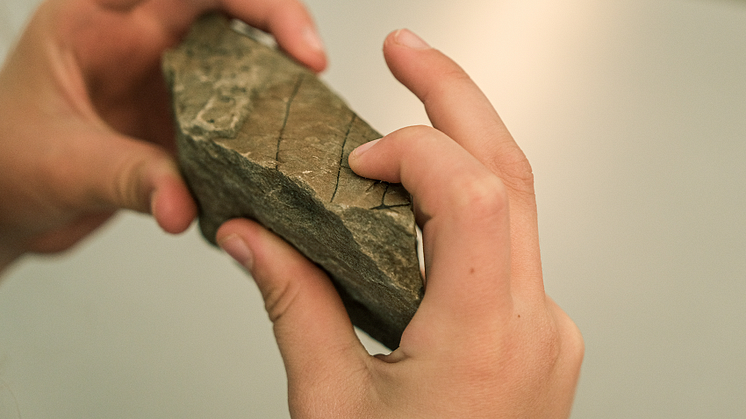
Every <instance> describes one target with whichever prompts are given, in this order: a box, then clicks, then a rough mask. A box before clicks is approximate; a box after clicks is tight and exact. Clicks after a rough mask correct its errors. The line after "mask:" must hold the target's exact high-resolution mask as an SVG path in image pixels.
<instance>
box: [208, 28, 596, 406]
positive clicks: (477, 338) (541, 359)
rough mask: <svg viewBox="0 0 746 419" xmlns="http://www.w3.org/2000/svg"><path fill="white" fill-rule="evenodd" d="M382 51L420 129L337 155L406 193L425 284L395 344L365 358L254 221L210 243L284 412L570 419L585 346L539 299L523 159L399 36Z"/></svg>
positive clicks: (308, 274)
mask: <svg viewBox="0 0 746 419" xmlns="http://www.w3.org/2000/svg"><path fill="white" fill-rule="evenodd" d="M384 55H385V57H386V60H387V63H388V65H389V67H390V68H391V71H392V72H393V74H394V75H395V76H396V77H397V78H398V79H399V80H400V81H401V82H402V83H403V84H404V85H405V86H406V87H408V88H409V89H410V90H411V91H412V92H414V93H415V95H417V96H418V97H419V98H420V99H421V100H422V102H423V103H424V105H425V108H426V110H427V112H428V115H429V117H430V119H431V122H432V124H433V128H430V127H422V126H419V127H409V128H405V129H402V130H399V131H396V132H394V133H392V134H389V135H387V136H385V137H384V138H383V139H381V140H379V141H378V142H376V143H371V144H368V145H365V146H361V147H360V148H358V149H357V150H356V151H355V152H354V153H353V154H352V155H351V156H350V166H351V167H352V168H353V170H354V171H355V172H357V173H358V174H360V175H362V176H366V177H370V178H373V179H380V180H385V181H388V182H401V183H403V184H404V186H405V187H406V188H407V190H408V191H409V192H410V193H412V195H413V196H414V202H415V211H416V216H417V222H418V224H419V225H420V227H421V228H422V230H423V240H424V251H425V265H426V277H427V283H426V292H425V296H424V298H423V301H422V305H421V306H420V309H419V310H418V311H417V313H416V314H415V316H414V318H413V320H412V322H411V323H410V324H409V326H408V327H407V328H406V330H405V332H404V335H403V336H402V340H401V346H400V347H399V348H398V349H397V350H395V351H393V352H392V353H391V354H388V355H378V356H370V355H369V354H368V353H367V352H366V350H365V349H364V348H363V346H362V345H361V344H360V342H359V340H358V339H357V337H356V335H355V333H354V331H353V328H352V325H351V324H350V320H349V318H348V317H347V315H346V313H345V311H344V308H343V306H342V303H341V301H340V299H339V297H338V296H337V294H336V292H335V291H334V287H333V286H332V284H331V283H330V281H329V279H328V277H326V276H325V274H324V273H323V272H322V271H320V270H319V269H318V268H317V267H316V266H315V265H313V264H312V263H309V262H308V261H307V260H306V259H304V258H303V257H302V256H301V255H300V254H298V253H297V252H296V251H295V250H294V249H293V248H292V247H291V246H289V245H288V244H286V243H285V242H283V241H282V240H281V239H279V238H277V237H276V236H274V235H273V234H271V233H269V232H268V231H266V230H265V229H263V228H262V227H261V226H259V225H258V224H256V223H253V222H251V221H248V220H232V221H229V222H228V223H226V224H224V225H223V226H222V227H221V229H220V230H219V232H218V241H219V243H220V244H221V246H222V247H223V248H224V249H225V250H226V251H227V252H228V253H229V254H231V255H232V256H233V257H234V258H235V259H236V260H238V261H239V262H240V263H242V264H243V265H244V266H245V267H246V268H247V269H248V270H249V271H250V272H251V273H252V275H253V277H254V279H255V281H256V283H257V285H258V286H259V289H260V290H261V292H262V295H263V296H264V299H265V302H266V308H267V312H268V313H269V317H270V319H271V320H272V322H273V324H274V332H275V336H276V338H277V342H278V344H279V347H280V351H281V353H282V356H283V360H284V362H285V367H286V370H287V374H288V382H289V398H290V411H291V414H292V416H293V417H295V418H329V417H339V418H349V417H370V418H454V417H468V418H566V417H568V416H569V414H570V409H571V406H572V400H573V396H574V392H575V387H576V385H577V380H578V376H579V371H580V365H581V362H582V358H583V351H584V347H583V340H582V337H581V335H580V333H579V331H578V329H577V327H576V326H575V324H574V323H573V322H572V320H570V318H569V317H568V316H567V315H566V314H565V313H564V312H563V311H562V310H561V309H560V308H559V307H558V306H557V305H556V304H555V303H554V302H553V301H552V300H551V299H550V298H548V297H547V296H546V294H545V293H544V286H543V280H542V274H541V258H540V254H539V245H538V228H537V216H536V200H535V197H534V192H533V176H532V172H531V167H530V165H529V163H528V161H527V160H526V157H525V156H524V154H523V153H522V152H521V150H520V148H519V147H518V146H517V144H516V143H515V141H514V140H513V138H512V137H511V135H510V133H509V132H508V131H507V129H506V128H505V126H504V125H503V123H502V121H501V120H500V118H499V116H498V115H497V113H496V112H495V111H494V109H493V108H492V106H491V105H490V103H489V101H488V100H487V99H486V97H485V96H484V95H483V94H482V92H481V91H480V90H479V89H478V88H477V86H476V85H475V84H474V83H473V82H472V81H471V80H470V78H469V77H468V76H467V75H466V74H465V73H464V72H463V70H462V69H461V68H460V67H459V66H458V65H456V64H455V63H454V62H453V61H451V60H450V59H449V58H448V57H446V56H444V55H443V54H441V53H440V52H439V51H437V50H435V49H432V48H430V47H428V46H427V44H425V43H424V42H423V41H422V40H420V39H419V38H417V37H416V36H415V35H413V34H412V33H411V32H409V31H406V30H402V31H398V32H395V33H392V34H391V35H389V37H388V38H387V39H386V42H385V44H384ZM453 103H458V104H459V106H456V107H454V106H452V104H453Z"/></svg>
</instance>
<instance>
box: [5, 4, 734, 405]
mask: <svg viewBox="0 0 746 419" xmlns="http://www.w3.org/2000/svg"><path fill="white" fill-rule="evenodd" d="M34 4H35V2H34V1H29V0H5V1H4V2H3V3H2V4H0V12H2V15H1V16H0V37H1V38H2V39H1V40H2V43H1V44H0V52H1V53H3V54H4V53H5V52H6V51H7V50H8V48H9V45H10V44H11V41H12V39H13V37H14V36H15V34H16V33H17V32H18V31H19V30H20V28H21V27H22V24H23V21H24V20H25V19H26V18H27V16H28V14H29V13H30V11H31V9H32V8H33V5H34ZM307 4H308V6H309V8H310V9H311V11H312V13H313V14H314V15H315V16H316V18H317V20H318V23H319V27H320V30H321V33H322V36H323V38H324V39H325V41H326V44H327V47H328V51H329V55H330V59H331V66H330V69H329V70H328V71H327V72H326V73H325V75H324V78H325V80H327V81H328V83H329V84H330V85H331V86H332V87H333V88H334V89H335V90H336V91H338V92H339V93H340V94H341V95H342V96H343V97H345V98H346V99H347V100H348V102H349V103H350V104H351V106H352V108H353V109H355V110H356V111H357V112H358V113H359V114H360V115H361V116H362V117H363V118H365V119H366V120H367V121H368V122H370V123H371V124H372V125H373V126H374V127H376V128H377V129H378V130H379V131H382V132H389V131H392V130H394V129H397V128H399V127H402V126H406V125H411V124H418V123H426V122H427V120H426V117H425V114H424V112H423V111H422V107H421V105H420V104H419V103H418V102H417V101H416V100H415V98H414V97H413V96H412V95H411V94H410V93H408V92H407V91H406V90H405V89H404V88H403V87H401V86H400V85H398V83H397V82H396V81H395V80H394V79H393V77H391V76H390V74H389V73H388V71H387V69H386V67H385V64H384V61H383V58H382V54H381V52H380V51H381V45H382V41H383V38H384V37H385V35H386V34H387V33H388V32H390V31H391V30H394V29H397V28H400V27H409V28H411V29H413V30H414V31H415V32H417V33H419V34H420V35H422V36H423V37H424V38H425V39H426V40H427V41H428V42H429V43H430V44H431V45H433V46H435V47H437V48H440V49H441V50H443V51H444V52H446V53H447V54H449V55H451V56H452V57H454V58H455V59H456V60H457V61H458V62H459V63H461V64H462V66H463V67H464V68H465V69H466V70H467V71H468V72H469V73H470V74H471V75H472V77H473V78H474V79H475V80H476V81H477V83H478V84H479V85H480V86H482V88H483V89H484V90H485V92H486V94H487V95H488V96H489V98H490V99H491V100H492V102H493V104H494V105H495V107H496V108H497V110H498V112H500V114H501V115H502V117H503V119H504V120H505V122H506V124H507V125H508V127H509V128H510V129H511V131H512V133H513V134H514V136H515V137H516V138H517V140H518V142H519V143H520V144H521V145H522V147H523V148H524V150H525V152H526V154H527V155H528V157H529V159H530V160H531V162H532V164H533V168H534V172H535V175H536V189H537V194H538V203H539V218H540V231H541V244H542V253H543V261H544V272H545V283H546V288H547V291H548V293H549V294H550V295H551V296H552V297H553V298H554V299H555V300H556V301H557V302H558V303H559V304H560V305H561V306H562V307H563V308H564V309H565V310H566V311H567V312H568V313H569V314H570V315H571V316H572V317H573V319H574V320H575V321H576V323H577V324H578V325H579V326H580V328H581V330H582V331H583V334H584V337H585V340H586V348H587V349H586V359H585V363H584V366H583V372H582V377H581V382H580V386H579V388H578V393H577V398H576V404H575V409H574V413H573V418H589V419H590V418H607V419H612V418H703V417H718V418H735V417H744V416H746V350H745V348H746V222H744V214H745V213H746V164H745V162H746V141H744V139H745V138H746V42H744V41H745V40H746V2H740V1H727V0H647V1H646V0H629V1H617V2H598V1H593V0H567V1H563V2H553V1H540V0H463V1H458V2H455V1H446V0H381V1H372V0H336V1H332V0H308V1H307ZM0 117H2V116H0ZM0 135H2V134H1V133H0ZM0 152H2V150H0ZM0 199H2V197H0ZM370 348H371V350H372V351H377V350H380V348H377V347H376V346H375V345H373V344H371V345H370ZM285 386H286V383H285V377H284V370H283V367H282V362H281V359H280V357H279V354H278V351H277V348H276V345H275V343H274V339H273V335H272V331H271V325H270V323H269V321H268V320H267V318H266V315H265V313H264V310H263V305H262V301H261V298H260V297H259V293H258V292H257V290H256V289H255V286H254V284H253V283H252V282H251V280H250V278H249V277H248V276H247V275H246V274H244V272H243V271H242V270H241V269H240V268H239V267H238V266H236V265H235V264H234V263H232V262H231V261H230V260H229V258H227V257H226V256H225V255H223V254H221V253H220V252H219V251H217V250H216V249H213V248H211V247H210V246H208V245H207V244H205V242H204V241H203V240H202V239H201V238H200V236H199V234H198V233H197V231H196V230H195V229H194V228H193V229H192V230H190V231H189V232H188V233H187V234H185V235H182V236H179V237H172V236H168V235H165V234H163V233H161V232H160V231H159V229H158V227H157V226H156V225H155V223H154V222H153V221H152V220H150V219H149V218H147V217H145V216H142V215H135V214H131V213H122V214H121V215H120V216H119V217H117V218H116V219H115V220H114V221H112V222H111V223H109V224H108V225H107V226H106V227H105V228H103V229H102V230H101V231H99V232H98V233H97V234H96V235H94V236H93V237H91V238H90V239H89V240H87V241H86V242H84V243H83V244H82V245H80V246H79V247H77V248H75V249H74V250H73V251H71V252H68V253H66V254H64V255H61V256H59V257H52V258H42V257H28V258H26V259H24V260H22V261H21V262H20V263H18V264H17V265H15V266H14V267H13V268H12V269H11V270H10V271H8V272H6V273H5V275H4V278H3V279H2V282H0V417H2V418H6V417H7V418H13V419H15V417H16V416H19V415H18V413H20V417H22V418H24V419H28V418H51V417H54V418H94V417H106V418H132V417H147V418H172V417H180V418H204V417H215V418H234V417H235V418H239V417H250V418H279V417H287V415H288V413H287V405H286V389H285Z"/></svg>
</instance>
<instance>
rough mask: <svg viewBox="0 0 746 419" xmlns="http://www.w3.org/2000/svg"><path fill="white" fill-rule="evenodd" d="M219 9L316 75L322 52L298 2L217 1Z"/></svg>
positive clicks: (322, 65) (322, 62)
mask: <svg viewBox="0 0 746 419" xmlns="http://www.w3.org/2000/svg"><path fill="white" fill-rule="evenodd" d="M220 2H221V5H222V7H223V9H224V10H225V11H226V12H228V13H229V14H230V15H232V16H233V17H236V18H238V19H240V20H243V21H244V22H246V23H248V24H249V25H251V26H254V27H256V28H259V29H262V30H264V31H267V32H270V33H271V34H272V35H274V37H275V38H276V39H277V43H278V44H279V45H280V47H282V49H284V50H285V51H287V52H288V53H289V54H290V55H291V56H293V57H294V58H295V59H296V60H298V61H299V62H301V63H302V64H304V65H306V66H307V67H309V68H310V69H312V70H314V71H316V72H320V71H322V70H324V68H326V53H325V52H324V45H323V42H322V41H321V37H320V36H319V33H318V31H317V29H316V25H315V24H314V22H313V19H312V18H311V15H310V13H309V12H308V10H307V9H306V7H305V6H304V5H303V4H302V3H301V2H300V1H298V0H254V1H245V0H221V1H220Z"/></svg>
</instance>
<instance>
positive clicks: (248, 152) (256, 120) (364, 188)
mask: <svg viewBox="0 0 746 419" xmlns="http://www.w3.org/2000/svg"><path fill="white" fill-rule="evenodd" d="M163 64H164V74H165V76H166V79H167V80H168V83H169V85H170V88H171V91H172V96H173V107H174V118H175V121H176V128H177V137H178V138H177V141H178V148H179V162H180V165H181V168H182V171H183V173H184V177H185V178H186V180H187V182H188V184H189V187H190V188H191V190H192V193H193V195H194V196H195V198H196V200H197V201H198V204H199V208H200V215H199V221H200V228H201V230H202V233H203V235H204V236H205V238H206V239H207V240H209V241H210V242H212V243H214V241H215V233H216V231H217V228H218V227H219V226H220V225H221V224H222V223H223V222H225V221H226V220H228V219H231V218H235V217H247V218H251V219H254V220H257V221H259V222H260V223H262V224H263V225H264V226H266V227H267V228H269V229H270V230H272V231H274V232H275V233H276V234H278V235H279V236H281V237H282V238H284V239H285V240H286V241H288V242H289V243H291V244H292V245H293V246H295V247H296V248H297V249H298V250H300V251H301V252H302V253H303V254H304V255H306V257H308V258H309V259H310V260H312V261H313V262H315V263H316V264H317V265H319V266H321V267H322V268H323V269H324V270H325V271H326V272H327V273H328V274H329V276H330V277H331V278H332V281H333V282H334V284H335V286H336V288H337V290H338V291H339V293H340V295H341V297H342V300H343V302H344V304H345V307H346V308H347V311H348V313H349V314H350V318H351V319H352V321H353V323H354V324H355V325H356V326H358V327H359V328H361V329H362V330H364V331H365V332H367V333H368V334H369V335H370V336H372V337H373V338H375V339H377V340H378V341H380V342H381V343H383V344H384V345H386V346H388V347H389V348H396V347H397V346H398V344H399V340H400V338H401V334H402V331H403V330H404V328H405V327H406V325H407V324H408V323H409V320H411V318H412V316H413V315H414V312H415V310H416V309H417V307H418V305H419V302H420V300H421V298H422V294H423V285H422V278H421V276H420V269H419V263H418V260H417V252H416V232H415V223H414V215H413V213H412V203H411V200H410V196H409V194H408V193H407V192H406V191H405V190H404V189H403V188H402V187H401V185H396V184H387V183H384V182H380V181H374V180H370V179H364V178H362V177H359V176H357V175H356V174H354V173H353V172H352V170H350V168H349V166H348V165H347V156H348V155H349V153H350V151H352V150H353V149H354V148H355V147H357V146H358V145H360V144H363V143H364V142H367V141H370V140H373V139H376V138H380V137H381V135H380V134H378V133H377V132H376V131H375V130H373V129H372V128H371V127H370V126H369V125H368V124H366V123H365V122H364V121H363V120H362V119H360V117H358V116H357V115H356V114H355V113H354V112H352V111H351V110H350V109H349V108H348V107H347V106H346V105H345V103H344V102H343V101H342V100H341V99H340V98H339V97H338V96H337V95H335V94H334V93H332V92H331V91H330V90H329V89H328V88H327V87H326V86H325V85H324V84H323V83H322V82H321V81H320V80H319V79H318V78H317V77H316V75H315V74H313V73H312V72H310V71H308V70H306V69H305V68H303V67H301V66H299V65H298V64H296V63H294V62H293V61H292V60H290V59H289V58H287V57H286V56H285V55H284V54H282V53H281V52H278V51H277V50H276V49H273V48H269V47H266V46H264V45H262V44H260V43H258V42H256V41H254V40H252V39H251V38H249V37H247V36H244V35H241V34H239V33H237V32H236V31H235V30H233V29H231V27H230V25H229V23H228V22H227V21H226V20H225V19H224V18H222V17H218V16H209V17H206V18H203V19H202V20H200V21H199V22H197V23H196V24H195V26H194V27H193V28H192V31H191V33H190V34H189V35H188V37H187V38H186V39H185V41H184V42H183V43H182V44H181V45H180V46H179V47H177V48H176V49H174V50H172V51H169V52H167V53H166V55H165V56H164V61H163ZM277 262H278V263H282V261H279V260H278V261H277Z"/></svg>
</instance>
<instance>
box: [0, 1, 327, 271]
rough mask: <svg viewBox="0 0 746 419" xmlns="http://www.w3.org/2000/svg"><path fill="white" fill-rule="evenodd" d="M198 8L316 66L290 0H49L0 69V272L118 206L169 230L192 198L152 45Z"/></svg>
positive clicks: (166, 40) (58, 246) (301, 18)
mask: <svg viewBox="0 0 746 419" xmlns="http://www.w3.org/2000/svg"><path fill="white" fill-rule="evenodd" d="M208 10H221V11H223V12H225V13H227V14H229V15H231V16H233V17H236V18H239V19H242V20H244V21H246V22H247V23H249V24H251V25H254V26H256V27H258V28H260V29H264V30H267V31H270V32H272V33H273V34H274V35H275V37H276V38H277V40H278V43H279V45H280V46H281V47H282V48H284V49H285V50H286V51H287V52H289V53H290V54H291V55H292V56H293V57H295V58H296V59H297V60H298V61H300V62H301V63H303V64H305V65H306V66H308V67H310V68H311V69H313V70H315V71H321V70H322V69H323V68H324V67H325V65H326V57H325V55H324V52H323V47H322V46H321V43H320V41H319V39H318V36H317V35H316V31H315V29H314V25H313V22H312V20H311V17H310V16H309V14H308V12H307V11H306V9H305V8H304V6H303V5H302V4H301V3H300V2H299V1H298V0H49V1H47V2H45V3H44V4H42V5H41V6H40V8H39V9H38V10H37V12H36V13H35V15H34V17H33V19H32V20H31V22H30V23H29V25H28V27H27V29H26V31H25V33H24V34H23V36H22V38H21V39H20V41H19V43H18V45H17V47H16V49H15V51H14V52H13V53H12V54H11V55H10V56H9V57H8V60H7V62H6V64H5V66H4V68H3V69H2V72H0V115H2V118H0V147H2V151H0V197H2V198H0V269H2V267H3V266H4V265H6V264H7V263H9V262H10V261H11V260H12V259H14V258H15V257H17V256H19V255H21V254H23V253H25V252H57V251H61V250H64V249H67V248H68V247H70V246H71V245H73V244H74V243H76V242H77V241H79V240H80V239H81V238H83V237H84V236H86V235H87V234H88V233H90V232H91V231H92V230H94V229H95V228H96V227H98V226H99V225H100V224H102V223H103V222H104V221H105V220H107V219H108V218H109V217H110V216H111V215H112V214H113V213H114V212H115V211H116V210H117V209H119V208H128V209H131V210H135V211H140V212H151V213H152V214H153V215H154V217H155V219H156V221H157V222H158V224H159V225H160V226H161V227H162V228H163V229H164V230H166V231H168V232H170V233H179V232H182V231H184V230H185V229H186V228H187V227H188V226H189V224H190V223H191V222H192V220H193V219H194V217H195V214H196V206H195V203H194V201H193V200H192V198H191V196H190V195H189V193H188V190H187V188H186V186H185V184H184V182H183V180H182V178H181V176H180V175H179V171H178V169H177V167H176V165H175V163H174V160H173V156H172V153H173V151H174V148H175V147H174V130H173V122H172V117H171V110H170V104H169V103H170V99H169V94H168V92H167V90H166V86H165V83H164V81H163V76H162V74H161V67H160V58H161V54H162V52H163V51H164V50H165V49H167V48H169V47H171V46H174V45H175V44H176V43H177V42H178V41H179V40H180V39H181V37H182V36H183V35H184V34H185V33H186V31H187V30H188V28H189V26H190V24H191V23H192V22H193V21H194V20H195V19H196V18H197V17H198V16H199V15H201V14H202V13H204V12H206V11H208Z"/></svg>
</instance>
